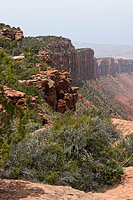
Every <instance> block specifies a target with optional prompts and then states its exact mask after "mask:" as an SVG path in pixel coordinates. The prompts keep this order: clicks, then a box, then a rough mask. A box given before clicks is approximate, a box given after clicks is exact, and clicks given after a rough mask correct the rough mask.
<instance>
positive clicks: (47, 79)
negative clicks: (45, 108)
mask: <svg viewBox="0 0 133 200" xmlns="http://www.w3.org/2000/svg"><path fill="white" fill-rule="evenodd" d="M67 76H68V72H64V71H60V70H50V71H45V72H41V73H40V74H36V75H33V79H32V80H24V81H20V83H21V84H26V85H28V86H30V85H35V86H36V87H37V88H38V90H39V91H40V94H41V96H42V97H43V99H44V100H45V101H46V103H48V104H49V105H50V106H51V108H52V109H53V111H56V112H60V113H64V112H65V111H66V110H68V109H70V110H75V107H76V102H77V99H78V93H77V90H78V87H72V80H71V79H68V78H67Z"/></svg>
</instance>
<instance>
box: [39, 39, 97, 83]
mask: <svg viewBox="0 0 133 200" xmlns="http://www.w3.org/2000/svg"><path fill="white" fill-rule="evenodd" d="M37 39H38V40H39V41H40V39H42V38H37ZM43 39H44V38H43ZM43 39H42V40H43ZM42 42H43V43H44V47H43V48H42V49H41V50H40V52H39V56H40V57H41V58H42V60H44V61H46V52H47V53H48V55H47V56H48V57H49V59H48V60H49V61H50V62H49V64H50V65H51V66H52V67H55V68H56V69H58V70H65V71H67V72H69V74H70V76H71V78H72V79H74V80H79V79H88V78H92V77H94V51H93V50H92V49H90V48H88V49H79V50H76V49H75V47H74V46H73V45H72V43H71V41H70V40H69V39H66V38H63V37H52V36H51V38H49V44H47V43H48V41H42ZM42 55H44V58H43V56H42Z"/></svg>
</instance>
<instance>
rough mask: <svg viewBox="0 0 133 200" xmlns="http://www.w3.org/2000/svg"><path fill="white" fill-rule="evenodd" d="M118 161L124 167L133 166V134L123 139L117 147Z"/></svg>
mask: <svg viewBox="0 0 133 200" xmlns="http://www.w3.org/2000/svg"><path fill="white" fill-rule="evenodd" d="M115 150H116V152H117V153H116V156H117V157H116V159H117V160H118V162H119V163H121V165H122V166H124V167H128V166H133V133H132V134H130V135H127V136H126V137H125V138H123V139H122V140H121V141H120V142H119V143H118V144H117V145H116V147H115Z"/></svg>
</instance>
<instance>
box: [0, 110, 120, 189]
mask: <svg viewBox="0 0 133 200" xmlns="http://www.w3.org/2000/svg"><path fill="white" fill-rule="evenodd" d="M89 113H91V114H89ZM92 113H94V116H93V114H92ZM96 113H97V116H96ZM118 137H119V136H118V133H117V132H116V131H115V129H114V128H113V125H112V124H111V122H110V120H109V119H106V118H105V117H104V116H103V115H102V114H101V113H99V115H98V111H96V110H90V111H89V112H88V111H83V112H80V114H79V113H78V114H76V115H74V114H73V113H71V112H66V113H65V114H64V115H57V118H56V120H55V121H54V122H53V126H52V127H48V128H46V129H44V130H43V132H42V130H40V132H39V130H38V131H37V133H36V134H35V135H34V134H33V135H31V136H29V137H28V138H26V139H24V140H22V141H20V142H19V143H18V144H17V145H14V146H13V147H12V150H11V151H10V156H9V159H7V160H6V163H5V166H4V170H3V172H2V174H3V175H2V176H3V177H8V178H26V179H29V180H39V181H43V182H45V183H49V184H61V185H70V186H72V187H74V188H77V189H81V190H85V191H87V190H98V189H100V188H101V187H103V186H104V185H112V184H113V183H114V182H116V181H117V180H119V177H120V174H121V173H122V168H121V167H120V165H119V164H118V163H117V161H116V160H115V158H116V151H115V150H114V147H112V143H113V142H114V141H115V140H116V139H117V138H118Z"/></svg>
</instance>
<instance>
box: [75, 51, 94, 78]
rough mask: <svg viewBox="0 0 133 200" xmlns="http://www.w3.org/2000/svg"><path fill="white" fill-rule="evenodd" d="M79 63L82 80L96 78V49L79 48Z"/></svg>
mask: <svg viewBox="0 0 133 200" xmlns="http://www.w3.org/2000/svg"><path fill="white" fill-rule="evenodd" d="M77 63H78V71H79V75H80V78H81V79H82V80H85V79H90V78H94V51H93V50H92V49H89V48H88V49H81V50H78V51H77Z"/></svg>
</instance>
